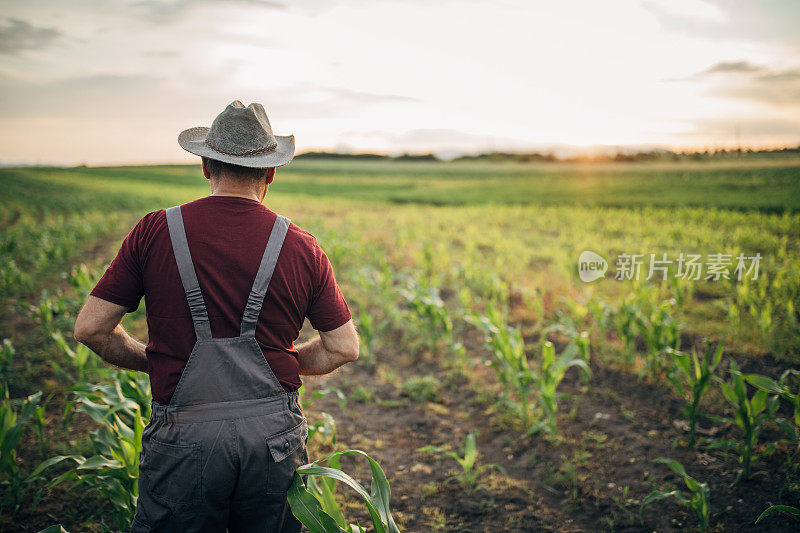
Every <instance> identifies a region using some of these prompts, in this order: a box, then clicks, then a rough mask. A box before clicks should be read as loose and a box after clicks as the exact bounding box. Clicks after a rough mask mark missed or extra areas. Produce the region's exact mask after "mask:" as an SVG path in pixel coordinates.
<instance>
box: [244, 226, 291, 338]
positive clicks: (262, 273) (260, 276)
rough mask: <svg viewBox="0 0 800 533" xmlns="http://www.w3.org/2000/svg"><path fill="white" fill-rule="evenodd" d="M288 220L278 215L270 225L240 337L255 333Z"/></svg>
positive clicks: (245, 310) (248, 300) (287, 228)
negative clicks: (267, 239) (270, 228)
mask: <svg viewBox="0 0 800 533" xmlns="http://www.w3.org/2000/svg"><path fill="white" fill-rule="evenodd" d="M289 222H290V220H289V219H288V218H286V217H284V216H281V215H278V218H277V219H275V224H274V225H273V226H272V232H271V233H270V234H269V241H267V247H266V248H264V255H263V256H261V264H260V265H259V267H258V273H257V274H256V280H255V282H253V288H252V289H250V296H249V297H248V298H247V305H246V306H245V308H244V316H243V317H242V330H241V336H242V337H244V336H245V335H248V336H255V334H256V324H257V323H258V316H259V315H260V314H261V306H262V305H263V304H264V297H265V296H266V295H267V289H268V288H269V282H270V280H271V279H272V273H273V272H274V271H275V264H276V263H277V262H278V256H279V255H280V253H281V247H282V246H283V239H284V238H285V237H286V232H287V231H288V230H289Z"/></svg>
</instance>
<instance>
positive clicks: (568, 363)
mask: <svg viewBox="0 0 800 533" xmlns="http://www.w3.org/2000/svg"><path fill="white" fill-rule="evenodd" d="M579 351H580V345H579V344H576V343H571V344H569V345H568V346H567V347H566V348H565V349H564V351H563V352H562V353H561V355H560V356H558V357H556V349H555V347H554V346H553V343H551V342H547V341H545V342H544V343H543V344H542V364H541V371H540V372H537V373H536V378H535V379H534V384H535V385H536V390H537V392H538V396H539V400H540V401H541V403H542V407H543V408H544V412H545V416H546V426H545V429H546V430H547V431H548V432H549V433H555V432H556V414H557V413H558V403H557V402H558V400H559V399H560V398H562V397H564V395H561V394H558V392H557V389H558V385H559V384H560V383H561V380H563V379H564V375H565V374H566V373H567V370H569V369H570V368H571V367H573V366H576V367H578V368H580V369H581V370H583V373H582V375H584V376H588V375H590V374H591V370H590V369H589V365H588V364H586V361H585V360H584V359H582V355H581V354H580V353H579Z"/></svg>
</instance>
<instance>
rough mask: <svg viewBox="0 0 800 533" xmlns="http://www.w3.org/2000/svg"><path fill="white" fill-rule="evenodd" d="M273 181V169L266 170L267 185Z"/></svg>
mask: <svg viewBox="0 0 800 533" xmlns="http://www.w3.org/2000/svg"><path fill="white" fill-rule="evenodd" d="M273 179H275V167H272V168H268V169H267V185H269V184H270V183H272V180H273Z"/></svg>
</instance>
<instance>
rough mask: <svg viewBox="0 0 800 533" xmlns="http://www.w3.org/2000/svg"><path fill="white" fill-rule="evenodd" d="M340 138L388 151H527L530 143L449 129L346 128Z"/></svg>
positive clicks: (530, 146) (530, 147)
mask: <svg viewBox="0 0 800 533" xmlns="http://www.w3.org/2000/svg"><path fill="white" fill-rule="evenodd" d="M340 137H341V138H342V139H344V140H346V142H347V143H349V144H355V145H362V146H369V145H370V143H372V144H375V143H376V142H378V141H379V142H378V144H380V145H382V146H383V147H385V148H386V149H388V150H389V151H438V152H447V151H454V152H465V151H466V152H469V151H480V150H530V149H532V148H533V145H532V144H531V143H530V142H528V141H525V140H522V139H513V138H510V137H498V136H493V135H478V134H474V133H467V132H463V131H459V130H455V129H449V128H425V129H413V130H408V131H404V132H390V131H384V130H378V131H363V132H362V131H346V132H343V133H342V134H341V135H340Z"/></svg>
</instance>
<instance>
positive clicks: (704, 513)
mask: <svg viewBox="0 0 800 533" xmlns="http://www.w3.org/2000/svg"><path fill="white" fill-rule="evenodd" d="M655 462H657V463H664V464H666V465H667V466H668V467H670V469H672V471H673V472H675V473H676V474H678V475H679V476H681V477H682V478H683V482H684V483H685V484H686V488H688V489H689V491H690V495H689V496H688V497H687V496H686V495H685V494H684V493H683V492H681V491H680V490H677V489H676V490H673V491H669V492H663V491H658V490H655V491H653V492H651V493H650V494H648V495H647V497H645V499H644V500H642V506H641V508H640V510H639V518H640V520H641V521H642V522H644V517H643V516H642V513H643V511H644V507H645V505H648V504H650V503H652V502H655V501H658V500H663V499H666V498H675V499H676V500H678V501H679V502H680V503H681V504H682V505H686V506H688V507H689V508H690V509H691V510H692V511H694V514H695V516H697V520H698V521H699V522H700V524H699V525H700V531H705V530H706V529H707V528H708V522H709V519H710V517H711V491H710V490H709V489H708V484H707V483H700V482H699V481H697V480H696V479H695V478H693V477H692V476H690V475H689V474H687V473H686V470H685V469H684V468H683V465H681V464H680V463H679V462H677V461H673V460H672V459H667V458H664V457H660V458H658V459H655Z"/></svg>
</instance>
